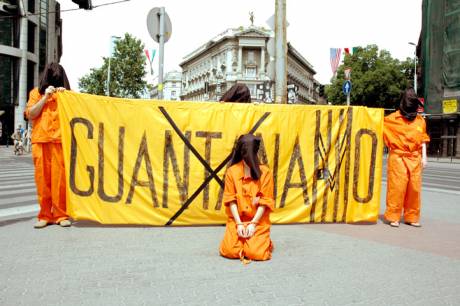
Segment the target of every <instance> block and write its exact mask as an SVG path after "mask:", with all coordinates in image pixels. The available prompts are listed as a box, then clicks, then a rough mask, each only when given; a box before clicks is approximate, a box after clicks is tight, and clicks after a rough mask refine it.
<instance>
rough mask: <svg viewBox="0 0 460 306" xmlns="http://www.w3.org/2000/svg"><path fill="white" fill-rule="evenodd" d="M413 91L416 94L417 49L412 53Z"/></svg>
mask: <svg viewBox="0 0 460 306" xmlns="http://www.w3.org/2000/svg"><path fill="white" fill-rule="evenodd" d="M414 91H415V93H417V47H415V51H414Z"/></svg>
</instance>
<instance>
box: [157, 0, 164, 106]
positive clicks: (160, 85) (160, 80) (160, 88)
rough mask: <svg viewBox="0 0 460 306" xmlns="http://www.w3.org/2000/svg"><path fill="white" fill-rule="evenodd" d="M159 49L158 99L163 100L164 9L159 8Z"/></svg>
mask: <svg viewBox="0 0 460 306" xmlns="http://www.w3.org/2000/svg"><path fill="white" fill-rule="evenodd" d="M159 36H160V37H159V43H160V47H159V50H158V53H159V54H158V66H159V67H158V98H159V99H163V66H164V49H165V8H164V7H160V35H159Z"/></svg>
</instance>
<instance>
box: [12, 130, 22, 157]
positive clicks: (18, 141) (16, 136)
mask: <svg viewBox="0 0 460 306" xmlns="http://www.w3.org/2000/svg"><path fill="white" fill-rule="evenodd" d="M19 126H21V125H19ZM11 139H13V148H14V154H15V155H21V154H22V153H24V147H23V143H22V134H21V128H20V127H18V128H17V129H16V131H15V132H14V133H13V135H11Z"/></svg>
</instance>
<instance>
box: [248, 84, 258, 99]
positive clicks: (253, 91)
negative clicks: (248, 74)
mask: <svg viewBox="0 0 460 306" xmlns="http://www.w3.org/2000/svg"><path fill="white" fill-rule="evenodd" d="M247 86H248V88H249V91H250V92H251V98H254V99H255V98H256V97H257V96H256V84H247Z"/></svg>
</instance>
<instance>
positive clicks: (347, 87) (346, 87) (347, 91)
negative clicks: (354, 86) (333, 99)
mask: <svg viewBox="0 0 460 306" xmlns="http://www.w3.org/2000/svg"><path fill="white" fill-rule="evenodd" d="M342 90H343V93H344V94H345V95H349V94H350V92H351V81H350V80H346V81H345V82H344V83H343V86H342Z"/></svg>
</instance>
